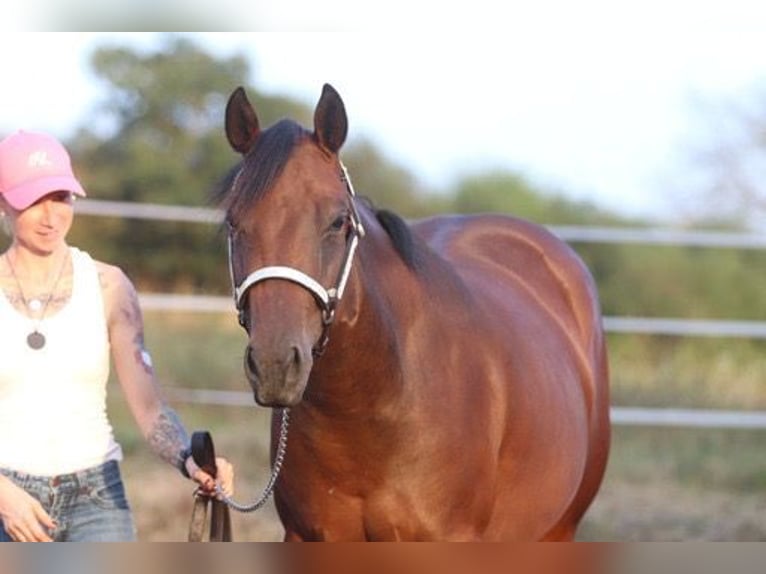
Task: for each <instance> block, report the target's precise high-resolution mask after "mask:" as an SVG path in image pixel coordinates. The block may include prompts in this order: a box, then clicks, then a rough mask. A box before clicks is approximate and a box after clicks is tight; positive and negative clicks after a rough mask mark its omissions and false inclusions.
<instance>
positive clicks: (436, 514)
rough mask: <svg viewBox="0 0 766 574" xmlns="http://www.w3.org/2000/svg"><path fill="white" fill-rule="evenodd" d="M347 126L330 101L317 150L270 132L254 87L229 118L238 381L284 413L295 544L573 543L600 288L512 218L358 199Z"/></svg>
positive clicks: (602, 382)
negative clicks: (240, 333) (243, 336)
mask: <svg viewBox="0 0 766 574" xmlns="http://www.w3.org/2000/svg"><path fill="white" fill-rule="evenodd" d="M347 122H348V120H347V116H346V111H345V107H344V104H343V101H342V100H341V98H340V96H339V95H338V93H337V92H336V91H335V89H334V88H332V87H331V86H330V85H325V86H324V88H323V90H322V94H321V97H320V99H319V101H318V104H317V106H316V108H315V110H314V126H313V131H309V130H308V129H306V128H304V127H301V126H300V125H299V124H297V123H296V122H294V121H292V120H289V119H283V120H281V121H279V122H278V123H276V124H274V125H273V126H271V127H269V128H268V129H261V127H260V125H259V121H258V117H257V114H256V112H255V109H254V108H253V106H252V105H251V103H250V102H249V100H248V98H247V96H246V93H245V91H244V90H243V89H242V88H241V87H240V88H237V89H236V90H235V91H234V92H233V93H232V94H231V96H230V97H229V101H228V103H227V107H226V119H225V128H226V130H225V131H226V137H227V139H228V142H229V144H230V145H231V147H232V148H233V149H234V150H235V151H236V152H238V153H239V154H241V155H242V160H241V162H240V164H239V165H238V166H236V167H235V168H234V169H233V170H232V172H231V174H230V176H229V177H228V178H227V179H226V182H225V183H224V185H223V186H222V189H221V191H220V192H219V195H218V200H219V201H220V205H221V207H222V209H223V210H224V211H225V214H226V223H227V225H228V231H229V258H230V266H231V274H232V282H233V285H234V287H235V299H236V304H237V307H238V309H239V313H240V322H241V324H242V326H243V327H244V328H245V329H246V331H247V333H248V344H247V347H246V350H245V354H244V364H245V373H246V376H247V379H248V381H249V384H250V386H251V387H252V390H253V393H254V398H255V401H256V402H257V403H258V404H260V405H263V406H270V407H282V408H290V409H291V426H290V437H289V446H288V448H287V454H286V457H285V459H284V462H283V466H282V474H281V476H280V478H279V480H278V482H277V485H276V489H275V492H274V496H275V504H276V509H277V512H278V514H279V517H280V520H281V522H282V524H283V526H284V529H285V540H288V541H292V540H327V541H331V540H441V541H452V540H490V541H493V540H571V539H573V538H574V536H575V532H576V528H577V525H578V523H579V521H580V520H581V518H582V516H583V514H584V513H585V511H586V510H587V508H588V506H589V505H590V503H591V501H592V500H593V498H594V497H595V495H596V493H597V491H598V489H599V486H600V484H601V480H602V477H603V474H604V471H605V467H606V462H607V457H608V451H609V442H610V423H609V392H608V368H607V356H606V348H605V341H604V335H603V331H602V325H601V315H600V310H599V303H598V297H597V291H596V288H595V285H594V282H593V280H592V278H591V276H590V274H589V272H588V270H587V269H586V267H585V265H584V264H583V262H582V261H581V260H580V259H579V258H578V256H577V255H576V254H575V252H574V251H573V250H572V249H571V248H570V247H569V246H568V245H566V244H565V243H564V242H563V241H561V240H559V239H557V238H556V237H555V236H554V235H552V234H551V233H549V232H548V231H547V230H546V229H545V228H544V227H542V226H538V225H536V224H532V223H530V222H527V221H524V220H522V219H519V218H515V217H512V216H505V215H498V214H494V215H492V214H486V215H471V216H467V215H443V216H435V217H431V218H429V219H424V220H422V221H417V222H411V223H408V222H406V221H405V220H403V219H402V218H401V217H399V216H397V215H395V214H394V213H392V212H390V211H387V210H379V209H376V208H374V207H373V206H372V205H371V204H370V202H367V201H363V200H362V199H361V198H358V197H356V195H355V194H354V191H353V187H352V185H351V181H350V179H349V177H348V174H347V172H346V170H345V167H344V166H343V164H342V163H341V161H340V158H339V152H340V149H341V146H342V145H343V143H344V141H345V139H346V135H347V132H348V123H347ZM357 247H358V248H357ZM341 298H342V299H341ZM278 427H279V419H278V416H277V415H276V412H275V415H274V417H273V425H272V456H274V450H275V448H276V441H277V436H278Z"/></svg>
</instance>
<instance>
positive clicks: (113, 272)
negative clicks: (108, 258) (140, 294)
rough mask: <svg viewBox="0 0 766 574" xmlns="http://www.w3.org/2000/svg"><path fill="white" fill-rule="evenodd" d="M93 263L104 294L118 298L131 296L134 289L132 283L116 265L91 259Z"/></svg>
mask: <svg viewBox="0 0 766 574" xmlns="http://www.w3.org/2000/svg"><path fill="white" fill-rule="evenodd" d="M93 264H94V266H95V268H96V272H97V273H98V281H99V283H100V284H101V289H102V291H103V292H104V293H105V294H106V295H112V296H114V297H118V298H121V297H124V296H129V297H130V296H132V294H133V293H134V291H135V289H134V287H133V283H132V282H131V281H130V278H129V277H128V276H127V275H126V274H125V272H124V271H123V270H122V269H121V268H120V267H119V266H118V265H114V264H112V263H107V262H105V261H99V260H98V259H93Z"/></svg>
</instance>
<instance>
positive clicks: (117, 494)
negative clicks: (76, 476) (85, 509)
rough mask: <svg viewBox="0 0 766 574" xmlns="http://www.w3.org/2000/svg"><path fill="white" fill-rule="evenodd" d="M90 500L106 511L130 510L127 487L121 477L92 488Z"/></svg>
mask: <svg viewBox="0 0 766 574" xmlns="http://www.w3.org/2000/svg"><path fill="white" fill-rule="evenodd" d="M90 498H91V500H93V502H94V503H95V504H97V505H98V506H99V507H101V508H104V509H106V510H111V509H118V510H128V498H127V496H126V495H125V486H124V485H123V483H122V479H121V478H120V477H119V476H118V477H113V478H110V479H109V480H107V481H105V482H104V483H103V484H100V485H98V486H94V487H93V488H91V491H90Z"/></svg>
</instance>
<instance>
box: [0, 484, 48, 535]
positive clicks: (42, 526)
mask: <svg viewBox="0 0 766 574" xmlns="http://www.w3.org/2000/svg"><path fill="white" fill-rule="evenodd" d="M0 518H2V520H3V526H4V527H5V531H6V532H7V533H8V535H9V536H10V537H11V538H13V540H15V541H16V542H53V539H52V538H51V536H50V532H51V531H52V530H54V529H55V528H56V523H55V522H54V521H53V519H52V518H51V517H50V516H49V515H48V513H47V512H45V510H44V509H43V507H42V505H41V504H40V503H39V502H38V501H37V500H35V499H34V498H33V497H32V496H30V495H29V494H28V493H27V492H26V491H24V490H23V489H21V488H19V487H18V486H16V485H15V484H14V483H13V482H12V481H11V480H9V479H8V478H6V477H0Z"/></svg>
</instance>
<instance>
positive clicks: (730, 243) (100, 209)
mask: <svg viewBox="0 0 766 574" xmlns="http://www.w3.org/2000/svg"><path fill="white" fill-rule="evenodd" d="M75 211H76V212H77V213H81V214H83V215H95V216H103V217H127V218H133V219H149V220H158V221H181V222H185V223H213V224H219V223H222V222H223V212H222V211H221V210H219V209H215V208H209V207H188V206H181V205H162V204H156V203H132V202H124V201H105V200H100V199H85V200H79V201H77V202H76V203H75ZM547 227H548V229H550V230H551V232H553V233H554V234H555V235H557V236H558V237H560V238H561V239H563V240H564V241H569V242H575V243H639V244H645V245H675V246H687V247H711V248H726V249H730V248H736V249H766V234H760V233H732V232H725V231H688V230H683V229H666V228H643V227H635V228H623V227H586V226H579V225H549V226H547Z"/></svg>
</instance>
